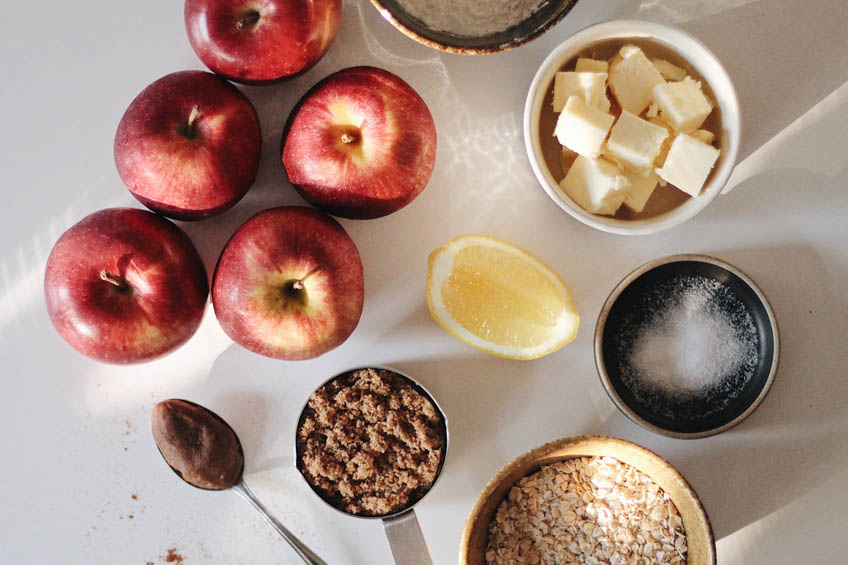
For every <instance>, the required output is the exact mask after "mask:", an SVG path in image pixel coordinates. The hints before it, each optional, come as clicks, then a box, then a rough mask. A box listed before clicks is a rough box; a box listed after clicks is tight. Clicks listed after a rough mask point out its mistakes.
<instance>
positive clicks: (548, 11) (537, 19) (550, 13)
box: [371, 0, 577, 55]
mask: <svg viewBox="0 0 848 565" xmlns="http://www.w3.org/2000/svg"><path fill="white" fill-rule="evenodd" d="M576 2H577V0H549V1H546V2H542V4H541V6H540V7H539V8H538V9H537V10H536V11H535V12H533V14H532V15H531V16H530V17H529V18H527V19H526V20H524V21H522V22H521V23H519V24H518V25H515V26H513V27H511V28H509V29H506V30H504V31H501V32H498V33H494V34H491V35H482V36H475V37H470V36H463V35H455V34H452V33H447V32H444V31H439V30H436V29H432V28H430V27H428V26H427V25H426V24H425V23H424V22H422V21H421V20H419V19H417V18H416V17H414V16H413V15H411V14H410V13H409V12H407V11H406V10H404V9H403V7H402V6H401V5H400V4H399V3H398V2H397V0H371V3H372V4H374V6H375V7H376V8H377V10H379V11H380V14H381V15H382V16H383V18H385V19H386V20H388V21H389V22H391V24H392V25H393V26H395V27H396V28H397V29H398V30H400V31H401V32H402V33H403V34H404V35H406V36H408V37H411V38H412V39H414V40H415V41H417V42H419V43H423V44H424V45H426V46H428V47H432V48H433V49H438V50H440V51H448V52H450V53H459V54H462V55H484V54H487V53H497V52H499V51H506V50H507V49H513V48H515V47H518V46H519V45H523V44H525V43H527V42H528V41H531V40H533V39H535V38H537V37H539V36H540V35H542V34H543V33H545V32H546V31H548V30H549V29H551V28H552V27H553V26H555V25H556V24H557V23H558V22H559V21H560V20H561V19H562V18H564V17H565V15H566V14H567V13H568V12H569V11H571V8H572V7H574V4H576ZM445 5H449V3H448V2H445Z"/></svg>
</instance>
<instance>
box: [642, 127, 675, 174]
mask: <svg viewBox="0 0 848 565" xmlns="http://www.w3.org/2000/svg"><path fill="white" fill-rule="evenodd" d="M648 121H649V122H651V123H652V124H654V125H657V126H660V127H663V128H665V131H667V132H668V137H666V138H665V141H663V144H662V147H661V148H660V152H659V153H657V157H656V158H655V159H654V166H655V167H662V166H663V163H665V158H666V156H667V155H668V150H669V149H670V148H671V142H672V141H673V140H674V137H673V135H672V134H673V133H674V130H673V129H672V128H671V126H670V125H668V122H666V121H665V120H664V119H662V118H661V117H659V116H656V117H653V118H651V119H649V120H648ZM660 184H661V185H662V186H665V181H664V180H662V179H660Z"/></svg>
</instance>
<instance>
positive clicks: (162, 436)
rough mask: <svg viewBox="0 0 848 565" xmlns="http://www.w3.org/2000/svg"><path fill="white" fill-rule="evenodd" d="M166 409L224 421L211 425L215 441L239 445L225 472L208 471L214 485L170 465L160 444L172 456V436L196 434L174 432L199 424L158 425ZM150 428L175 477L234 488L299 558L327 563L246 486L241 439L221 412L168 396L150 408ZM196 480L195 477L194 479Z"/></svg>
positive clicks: (319, 564)
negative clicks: (192, 477)
mask: <svg viewBox="0 0 848 565" xmlns="http://www.w3.org/2000/svg"><path fill="white" fill-rule="evenodd" d="M168 410H176V411H180V410H182V411H184V412H186V413H193V415H194V416H195V417H201V418H202V417H207V418H208V422H213V423H214V422H217V423H220V424H223V426H224V427H223V428H222V427H220V426H217V427H216V426H214V425H213V428H217V429H212V432H211V433H212V436H213V437H214V438H215V439H216V441H217V442H218V444H219V445H220V444H222V443H223V444H230V446H231V445H232V443H233V442H234V443H235V445H236V446H237V448H238V454H237V455H235V456H234V457H235V459H233V457H230V458H229V460H228V461H222V463H224V464H229V465H230V469H229V470H228V472H222V473H209V475H217V477H213V480H218V481H222V482H220V483H218V484H214V486H208V487H207V486H200V485H198V484H195V483H193V482H192V481H191V480H190V479H189V478H186V477H184V476H183V475H184V471H186V469H183V470H180V469H178V468H177V467H175V466H174V465H172V462H171V461H169V460H168V459H169V457H168V456H167V455H166V454H165V453H164V452H163V448H164V449H165V451H166V452H168V454H169V455H170V456H171V458H172V459H174V450H175V449H176V447H175V446H176V444H175V443H173V440H175V439H176V440H179V439H183V440H187V441H188V442H189V445H192V444H191V440H195V441H196V440H197V436H195V435H192V436H190V437H183V438H179V437H176V438H175V437H174V435H175V434H178V433H179V432H180V431H184V432H189V433H190V432H198V431H199V428H197V427H189V428H186V427H185V426H186V425H187V424H186V422H189V420H187V419H182V420H179V421H178V420H176V419H175V420H173V421H174V422H175V425H176V426H178V427H179V426H183V427H182V429H177V430H175V429H173V427H170V428H168V427H166V426H159V424H160V422H159V420H157V418H158V417H160V416H161V415H165V412H166V411H168ZM195 423H196V422H190V423H189V424H188V425H189V426H191V425H193V424H195ZM151 428H152V431H153V437H154V440H155V442H156V448H157V449H158V450H159V454H160V455H162V458H163V459H164V460H165V463H167V464H168V467H170V468H171V470H172V471H174V473H176V475H177V476H178V477H180V478H181V479H182V480H183V481H185V482H186V483H188V484H190V485H191V486H193V487H195V488H199V489H201V490H227V489H229V490H232V491H235V492H237V493H238V494H239V495H241V496H242V498H244V499H245V500H246V501H248V502H249V503H250V504H251V505H252V506H253V507H254V508H256V510H258V511H259V513H260V514H262V517H263V518H265V519H266V520H267V521H268V523H270V524H271V525H272V526H273V527H274V529H275V530H277V532H278V533H279V534H280V535H281V536H283V539H284V540H286V541H287V542H288V544H289V545H290V546H291V547H292V549H294V551H295V553H297V554H298V555H299V556H300V557H301V559H303V561H304V562H305V563H309V564H310V565H327V563H326V562H325V561H324V560H322V559H321V558H320V557H318V556H317V555H316V554H315V553H314V552H313V551H312V550H311V549H309V548H308V547H306V545H304V543H303V542H302V541H300V540H299V539H297V537H295V535H294V534H292V533H291V532H290V531H289V530H288V529H287V528H286V527H285V526H283V525H282V524H281V523H280V522H279V521H278V520H277V519H276V518H275V517H274V516H273V515H271V513H270V512H269V511H268V509H267V508H266V507H265V505H263V504H262V503H261V502H260V501H259V500H258V499H257V498H256V496H254V494H253V493H252V492H251V491H250V489H249V488H248V487H247V483H245V482H244V450H243V449H242V445H241V441H240V440H239V438H238V435H237V434H236V432H235V430H233V428H232V427H231V426H230V425H229V424H228V423H227V422H226V421H225V420H224V419H223V418H221V417H220V416H218V415H217V414H215V413H214V412H212V411H211V410H209V409H208V408H205V407H203V406H200V405H199V404H195V403H194V402H190V401H188V400H182V399H170V400H165V401H162V402H160V403H158V404H157V405H156V406H155V407H154V408H153V416H152V417H151ZM168 432H170V433H168ZM228 434H232V437H227V436H228ZM160 441H161V442H163V443H162V445H160ZM193 445H195V446H196V443H195V444H193ZM211 451H212V452H213V453H212V455H211V456H212V457H213V458H214V455H216V453H214V452H215V450H214V449H213V450H211ZM208 455H209V454H208V453H204V456H208ZM231 455H232V454H231ZM239 458H240V462H239ZM212 463H213V464H214V463H215V461H212ZM234 464H235V465H234ZM236 466H238V467H237V468H236ZM233 469H235V472H233ZM195 480H198V479H195ZM201 480H205V479H201ZM205 484H210V483H208V482H207V483H205Z"/></svg>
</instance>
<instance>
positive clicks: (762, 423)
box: [598, 244, 848, 539]
mask: <svg viewBox="0 0 848 565" xmlns="http://www.w3.org/2000/svg"><path fill="white" fill-rule="evenodd" d="M709 254H711V255H715V256H717V257H720V258H722V259H725V260H727V261H728V262H730V263H731V264H733V265H735V266H737V267H739V268H740V269H742V270H743V271H745V272H746V273H748V274H749V275H750V276H751V277H752V278H753V279H754V280H755V281H757V284H758V285H759V286H760V287H761V289H762V290H763V292H764V293H765V295H766V296H767V298H768V299H769V301H770V302H771V304H772V307H773V308H774V310H775V314H776V316H777V320H778V325H779V331H780V338H781V354H780V365H779V368H778V373H777V376H776V378H775V381H774V385H773V386H772V389H771V391H770V393H769V394H768V396H767V397H766V399H765V400H764V402H763V404H762V405H761V406H760V407H759V408H758V409H757V410H756V411H755V412H754V413H753V414H752V415H751V416H750V417H749V418H748V419H747V420H745V421H744V422H742V423H741V424H739V425H738V426H736V427H735V428H733V429H731V430H729V431H727V432H725V433H724V434H722V435H721V436H717V437H713V438H706V439H700V440H688V441H687V440H672V439H668V438H656V437H651V434H650V433H648V432H646V431H644V430H639V431H634V430H633V429H632V427H633V426H635V424H632V423H630V422H628V421H627V420H626V419H625V418H624V417H623V416H622V415H620V414H617V415H615V416H614V417H613V418H611V419H610V420H608V421H607V422H606V423H605V424H604V425H603V426H601V429H600V430H598V432H599V433H604V434H610V435H619V436H620V435H625V436H633V435H635V436H637V437H636V438H628V439H634V441H641V442H644V443H646V445H647V446H648V447H650V448H651V449H656V450H658V451H659V452H660V453H662V454H663V456H665V457H668V458H669V459H670V460H671V461H672V462H673V463H674V465H675V466H677V467H678V468H679V469H680V470H681V472H683V474H684V475H685V476H686V478H687V479H688V480H689V481H690V482H691V483H692V484H693V486H694V487H695V489H696V490H697V492H698V494H699V496H700V497H701V500H702V501H704V504H705V506H706V507H707V510H708V512H709V514H710V518H711V521H712V524H713V528H714V530H715V534H716V538H718V539H720V538H722V537H724V536H727V535H729V534H731V533H733V532H735V531H736V530H738V529H740V528H743V527H745V526H746V525H748V524H751V523H753V522H755V521H757V520H759V519H760V518H762V517H764V516H767V515H769V514H771V513H772V512H774V511H776V510H778V509H780V508H782V507H783V506H786V505H788V504H790V503H792V502H793V501H795V500H796V499H798V498H800V497H802V496H803V495H805V494H806V493H808V492H809V491H811V490H813V489H814V488H815V487H816V486H817V485H819V484H821V483H823V482H824V481H826V480H827V479H828V478H829V477H831V476H833V475H834V474H835V473H837V472H839V471H841V470H842V469H843V468H844V465H845V461H846V460H848V443H846V442H845V425H846V421H848V418H846V413H848V381H846V379H845V367H846V365H848V356H846V353H845V351H846V348H845V344H846V343H848V329H847V328H846V324H845V320H846V317H848V291H846V289H845V287H844V281H845V280H846V276H848V273H846V272H845V270H844V265H837V264H834V263H832V262H830V261H828V260H827V259H826V258H824V257H822V256H820V255H819V253H818V252H817V251H816V249H815V248H813V247H811V246H808V245H804V244H790V245H787V246H775V247H763V248H748V249H745V248H742V249H731V250H716V251H715V252H710V253H709Z"/></svg>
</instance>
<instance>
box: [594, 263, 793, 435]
mask: <svg viewBox="0 0 848 565" xmlns="http://www.w3.org/2000/svg"><path fill="white" fill-rule="evenodd" d="M689 261H691V262H698V263H707V264H710V265H714V266H716V267H720V268H722V269H725V270H727V271H729V272H730V273H732V274H734V275H736V276H737V277H739V278H740V279H741V280H742V281H743V282H744V283H745V284H746V285H748V287H750V289H751V290H752V291H753V292H754V294H755V295H756V296H757V298H758V300H759V301H760V303H761V304H762V306H763V309H764V310H765V312H766V315H767V316H768V320H769V325H770V326H771V331H772V336H773V350H774V353H773V355H772V360H771V367H770V368H769V373H768V377H766V380H765V383H764V384H763V387H762V389H761V390H760V392H759V394H758V395H757V396H756V398H754V400H753V402H751V404H750V405H749V406H748V407H747V408H746V409H745V410H744V411H742V412H741V413H740V414H738V415H737V416H736V417H734V418H733V419H731V420H730V421H728V422H726V423H724V424H722V425H720V426H717V427H715V428H710V429H707V430H702V431H698V432H680V431H676V430H670V429H667V428H663V427H660V426H658V425H656V424H654V423H652V422H649V421H647V420H645V419H644V418H642V417H641V416H639V415H638V414H637V413H636V412H635V411H634V410H633V409H632V408H630V406H629V405H628V404H627V403H626V402H625V401H624V399H623V398H621V396H620V395H619V394H618V392H617V391H616V390H615V387H614V386H613V385H612V382H611V381H610V378H609V374H608V373H607V370H606V366H605V364H604V358H603V341H604V338H603V336H604V328H605V327H606V322H607V318H608V317H609V313H610V311H611V310H612V307H613V305H614V304H615V302H616V300H618V297H619V296H621V294H622V293H623V292H624V290H625V289H626V288H627V287H629V286H630V284H631V283H633V282H634V281H635V280H636V279H638V278H639V277H641V276H642V275H644V274H645V273H647V272H648V271H652V270H654V269H656V268H657V267H661V266H663V265H667V264H669V263H680V262H689ZM594 349H595V368H596V369H597V371H598V377H599V378H600V380H601V384H603V386H604V390H605V391H606V393H607V396H609V398H610V400H612V401H613V403H614V404H615V405H616V407H617V408H618V409H619V410H620V411H621V412H622V413H623V414H624V415H625V416H627V417H628V418H630V420H632V421H633V422H635V423H637V424H639V425H640V426H642V427H643V428H646V429H648V430H650V431H652V432H654V433H658V434H661V435H664V436H668V437H673V438H677V439H698V438H704V437H709V436H714V435H717V434H720V433H722V432H724V431H727V430H729V429H730V428H732V427H734V426H736V425H737V424H739V423H740V422H742V420H744V419H745V418H747V417H748V416H750V415H751V413H752V412H754V410H756V409H757V407H759V405H760V404H761V403H762V401H763V400H764V399H765V397H766V395H768V392H769V390H770V389H771V386H772V384H773V382H774V377H775V375H776V374H777V367H778V364H779V362H780V334H779V332H778V326H777V318H776V316H775V314H774V310H773V309H772V307H771V304H770V303H769V301H768V299H767V298H766V295H765V294H764V293H763V291H762V290H761V289H760V287H759V286H757V284H756V283H755V282H754V281H753V280H752V279H751V277H749V276H748V275H746V274H745V273H744V272H742V271H741V270H740V269H738V268H737V267H735V266H733V265H731V264H730V263H728V262H726V261H723V260H721V259H718V258H716V257H712V256H710V255H703V254H698V253H681V254H677V255H669V256H667V257H661V258H659V259H654V260H652V261H648V262H647V263H645V264H643V265H642V266H640V267H638V268H636V269H635V270H633V271H632V272H631V273H630V274H628V275H627V276H626V277H624V278H623V279H622V280H621V282H619V283H618V284H617V285H616V286H615V288H614V289H613V290H612V292H610V294H609V296H607V299H606V300H605V301H604V305H603V306H602V307H601V311H600V313H599V314H598V320H597V322H596V323H595V338H594Z"/></svg>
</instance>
